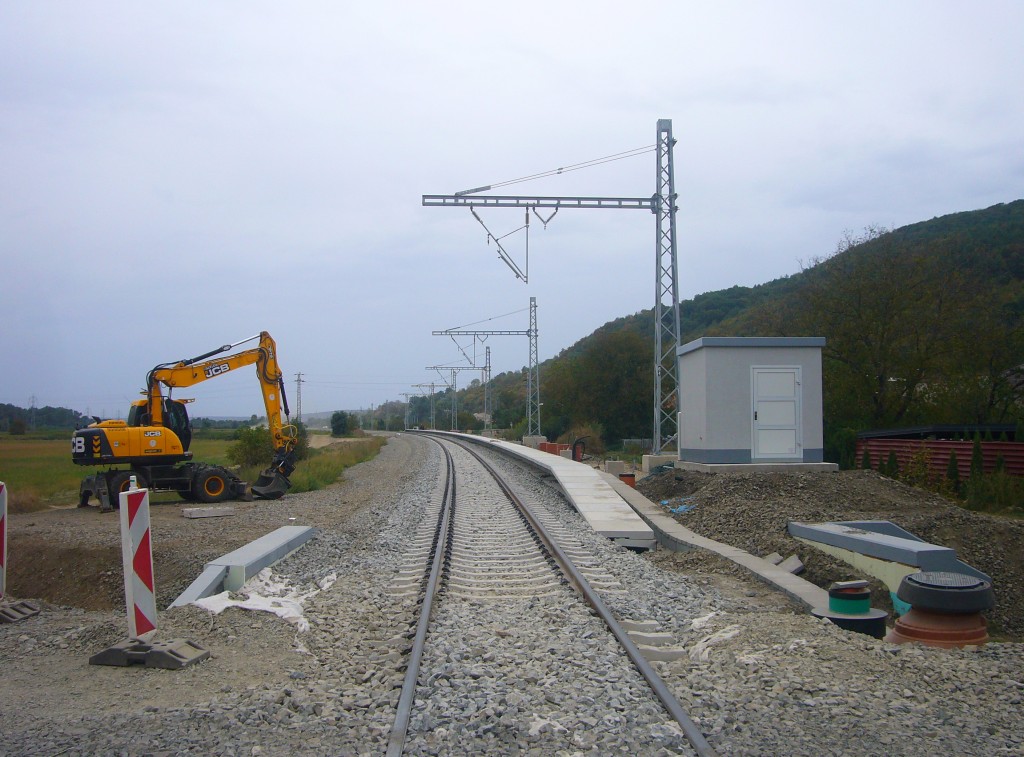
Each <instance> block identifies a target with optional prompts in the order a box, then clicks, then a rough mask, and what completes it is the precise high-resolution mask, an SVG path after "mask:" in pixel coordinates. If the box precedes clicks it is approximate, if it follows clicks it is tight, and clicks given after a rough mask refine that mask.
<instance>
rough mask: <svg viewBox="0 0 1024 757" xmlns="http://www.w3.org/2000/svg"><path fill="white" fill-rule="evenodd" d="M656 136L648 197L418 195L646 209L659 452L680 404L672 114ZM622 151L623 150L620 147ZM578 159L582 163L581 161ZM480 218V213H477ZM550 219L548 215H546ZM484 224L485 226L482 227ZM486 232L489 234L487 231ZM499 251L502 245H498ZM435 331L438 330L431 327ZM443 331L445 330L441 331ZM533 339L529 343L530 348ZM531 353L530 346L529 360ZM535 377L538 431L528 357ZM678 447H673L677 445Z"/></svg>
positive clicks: (464, 203) (447, 203)
mask: <svg viewBox="0 0 1024 757" xmlns="http://www.w3.org/2000/svg"><path fill="white" fill-rule="evenodd" d="M657 131H658V139H657V143H656V145H655V152H656V153H657V170H656V177H655V185H656V191H655V193H654V195H653V196H651V197H649V198H643V197H540V196H515V195H477V194H475V193H477V192H484V191H487V190H488V189H490V188H491V187H490V186H485V187H477V188H475V189H468V190H465V191H463V192H457V193H456V194H453V195H423V205H424V206H425V207H468V208H469V209H470V210H471V211H472V212H473V214H474V215H476V211H475V210H474V208H490V207H493V208H526V209H527V210H534V211H535V209H536V208H555V210H556V212H557V211H558V210H559V209H561V208H593V209H606V208H607V209H622V210H650V211H651V212H652V213H653V214H654V215H655V218H656V221H655V224H656V229H655V289H654V430H653V450H652V451H653V452H654V453H655V454H660V453H661V452H662V450H663V449H665V448H666V447H668V446H669V445H670V444H675V443H676V442H677V438H676V437H677V435H678V416H677V413H678V408H679V375H678V373H679V371H678V368H677V362H676V361H677V358H676V349H677V348H678V347H679V346H680V338H681V336H682V335H681V333H680V326H679V262H678V254H677V250H678V245H677V243H676V211H677V210H678V208H677V206H676V199H677V194H676V191H675V177H674V170H675V169H674V164H673V157H672V151H673V147H674V146H675V143H676V140H675V139H674V138H673V137H672V120H671V119H667V118H663V119H659V120H658V127H657ZM623 154H625V153H623ZM581 165H583V164H581ZM477 219H478V220H479V216H477ZM549 220H550V219H549ZM485 228H486V227H485ZM488 235H489V238H493V235H491V234H490V231H488ZM499 249H500V250H501V252H502V253H504V250H503V249H501V248H500V247H499ZM502 259H503V260H504V261H505V263H506V265H508V266H509V267H510V268H512V271H513V273H515V274H516V276H517V277H518V278H520V279H521V280H522V281H523V283H528V281H527V274H528V273H529V269H528V268H527V270H526V271H525V272H523V271H520V270H519V269H518V267H517V266H515V265H514V263H512V262H510V258H509V257H508V256H507V253H506V254H503V255H502ZM530 324H531V329H533V330H535V313H534V312H533V311H531V321H530ZM434 333H435V334H436V333H437V332H434ZM444 333H447V332H444ZM533 347H535V345H531V349H532V348H533ZM533 359H534V355H533V353H532V351H531V361H532V360H533ZM534 377H536V379H537V381H536V393H537V396H536V410H537V415H536V417H537V423H536V428H535V429H534V426H533V417H532V407H533V402H534V398H533V393H534V388H533V386H532V385H531V387H530V390H529V393H530V403H529V404H530V407H529V408H528V421H527V422H528V428H529V429H530V431H531V432H532V431H534V430H536V432H537V434H538V435H539V433H540V382H539V368H538V371H537V373H536V374H534V370H533V364H532V362H531V380H532V379H533V378H534ZM677 449H678V447H677Z"/></svg>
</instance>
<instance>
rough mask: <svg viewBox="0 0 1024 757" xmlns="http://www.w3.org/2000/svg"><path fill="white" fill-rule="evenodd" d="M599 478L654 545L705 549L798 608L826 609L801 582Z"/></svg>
mask: <svg viewBox="0 0 1024 757" xmlns="http://www.w3.org/2000/svg"><path fill="white" fill-rule="evenodd" d="M601 476H603V477H604V479H605V480H606V481H607V482H608V484H609V485H610V486H611V487H612V488H613V489H614V490H615V491H616V493H617V494H618V495H619V496H620V497H622V499H624V500H625V501H626V503H627V504H628V505H629V506H630V507H632V508H633V510H635V511H636V513H637V515H639V516H640V517H641V518H643V519H644V521H645V522H646V523H647V525H649V526H650V527H651V528H652V529H653V530H654V533H655V536H656V537H657V539H658V543H659V544H661V545H662V546H663V547H665V548H666V549H668V550H671V551H673V552H688V551H691V550H694V549H706V550H708V551H709V552H714V553H715V554H718V555H721V556H722V557H724V558H725V559H727V560H730V561H731V562H734V563H736V564H737V565H741V566H743V567H744V568H746V569H747V570H749V571H750V572H751V573H753V574H754V576H756V577H757V578H758V579H760V580H761V581H764V582H765V583H767V584H769V585H770V586H772V587H774V588H776V589H778V590H780V591H782V592H783V593H784V594H785V595H786V596H788V597H790V598H791V599H793V600H795V601H796V602H797V603H798V604H800V605H802V606H804V607H805V608H806V609H808V610H811V609H814V608H815V607H825V606H827V605H828V592H827V591H826V590H825V589H822V588H819V587H817V586H815V585H814V584H812V583H811V582H810V581H806V580H804V579H802V578H799V577H797V576H794V575H793V574H792V573H788V572H787V571H785V570H781V569H780V568H778V567H777V566H775V565H773V564H772V563H770V562H768V561H767V560H763V559H761V558H760V557H755V556H754V555H752V554H750V553H749V552H745V551H743V550H742V549H739V548H737V547H733V546H730V545H728V544H722V543H721V542H717V541H715V540H714V539H708V538H707V537H704V536H701V535H700V534H696V533H694V532H693V531H691V530H690V529H688V528H686V527H685V526H682V525H680V524H679V523H677V522H676V521H675V520H674V519H673V518H671V517H669V516H668V515H667V514H666V513H665V512H664V511H663V510H661V509H660V508H659V507H658V506H657V505H655V504H654V503H653V502H651V501H650V500H649V499H647V498H646V497H645V496H644V495H643V494H641V493H640V492H638V491H637V490H636V489H634V488H633V487H631V486H628V485H627V484H624V483H622V482H621V481H619V480H618V478H616V477H615V476H612V475H609V474H607V473H601Z"/></svg>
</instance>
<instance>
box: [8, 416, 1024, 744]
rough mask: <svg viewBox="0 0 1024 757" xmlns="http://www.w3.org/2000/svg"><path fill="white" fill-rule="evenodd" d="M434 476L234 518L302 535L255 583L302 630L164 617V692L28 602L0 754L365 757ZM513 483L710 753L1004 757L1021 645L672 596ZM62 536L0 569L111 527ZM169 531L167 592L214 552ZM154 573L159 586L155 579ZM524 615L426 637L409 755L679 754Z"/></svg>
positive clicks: (24, 523) (193, 536)
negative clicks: (541, 512) (396, 586)
mask: <svg viewBox="0 0 1024 757" xmlns="http://www.w3.org/2000/svg"><path fill="white" fill-rule="evenodd" d="M440 470H441V468H440V465H439V455H438V454H437V453H436V452H434V451H432V448H431V443H429V442H427V441H425V440H421V439H417V438H413V437H409V436H408V435H399V436H397V437H394V438H393V439H392V440H391V442H390V443H389V444H388V446H387V447H385V449H384V450H383V451H382V454H381V455H380V456H379V457H378V458H377V459H376V460H374V461H372V462H370V463H367V464H364V465H361V466H358V467H357V468H355V469H353V470H352V471H351V472H349V473H348V474H347V475H346V478H347V481H346V483H345V484H344V485H341V486H339V487H336V488H332V489H330V490H327V491H324V492H318V493H310V494H303V495H294V496H289V497H287V498H286V499H285V500H282V501H280V502H279V503H277V505H276V506H275V507H273V508H265V509H264V508H262V507H258V506H254V507H251V508H250V507H249V505H257V504H258V503H240V504H243V505H245V507H242V508H240V511H239V514H238V516H236V518H234V519H233V522H234V525H233V526H229V525H228V521H229V520H231V519H226V518H225V519H223V520H222V521H221V522H220V523H219V524H217V526H216V527H217V528H218V529H224V534H223V535H222V537H221V538H223V539H226V540H227V541H230V542H233V541H235V540H238V539H240V538H244V539H245V540H249V539H248V533H249V532H250V531H254V532H257V531H258V532H260V533H265V532H266V531H269V530H272V529H273V528H275V527H276V526H277V525H282V524H285V525H287V524H288V523H292V521H289V520H288V519H289V518H291V517H295V518H297V521H295V523H298V524H305V523H308V524H310V525H315V526H317V527H318V528H320V529H321V533H320V534H319V535H318V536H317V537H316V538H315V539H314V540H312V541H311V542H310V543H308V545H307V546H306V547H304V548H303V549H301V550H299V551H298V552H297V553H296V554H295V555H293V556H291V557H289V558H288V559H287V560H286V561H284V562H283V563H281V564H280V565H279V566H275V568H274V573H275V575H276V576H277V577H278V578H281V579H284V580H287V581H289V582H290V583H291V584H292V585H294V586H295V587H296V588H297V590H299V591H301V592H308V593H312V595H311V596H310V597H309V598H308V600H307V601H306V603H305V605H304V613H305V617H306V618H307V619H308V621H309V623H310V629H309V630H308V631H305V632H300V631H298V630H297V628H296V626H294V625H291V624H289V623H288V622H286V621H284V620H282V619H281V618H279V617H277V616H275V615H271V614H269V613H265V612H250V611H245V610H241V609H237V608H228V609H227V610H225V611H224V612H222V613H221V614H219V615H211V614H209V613H207V612H206V611H204V610H200V609H199V608H195V607H188V608H180V609H176V610H174V611H169V612H165V613H162V615H161V618H160V635H159V638H162V639H166V638H176V637H186V638H191V639H193V640H194V641H196V642H197V643H198V644H200V645H201V646H203V647H205V648H207V649H209V650H210V651H211V652H212V654H213V657H212V659H211V660H209V661H207V662H203V663H199V664H197V665H193V666H191V667H188V668H185V669H183V670H178V671H164V670H155V669H149V670H147V669H144V668H141V667H133V668H104V667H98V666H90V665H88V663H87V661H88V657H89V656H90V655H92V654H95V653H96V652H98V651H100V650H101V649H103V648H105V647H106V646H109V645H110V644H113V643H116V642H118V641H121V640H123V638H124V633H125V630H126V623H125V619H124V614H123V609H104V610H85V609H82V608H76V607H71V606H69V604H68V603H52V602H43V603H42V604H43V612H42V613H41V614H40V615H39V616H37V617H36V618H31V619H29V620H26V621H23V622H20V623H16V624H10V625H3V626H0V671H2V675H0V701H2V702H3V707H0V733H2V734H3V740H2V741H0V754H11V755H52V754H63V755H92V754H126V755H135V754H139V755H142V754H147V755H150V754H151V755H172V754H173V755H177V754H197V755H198V754H203V755H206V754H214V755H284V754H312V755H337V754H355V755H379V754H382V753H383V752H384V745H385V743H386V739H387V735H388V732H389V729H390V726H391V722H392V720H393V716H394V709H393V708H394V704H395V702H396V701H397V697H398V686H399V685H400V683H401V678H402V668H403V652H404V647H405V645H406V644H407V640H406V638H404V635H405V634H407V633H408V632H409V629H410V624H411V623H412V622H413V619H414V617H415V613H414V609H415V608H414V606H413V603H412V602H411V601H409V600H407V599H403V598H399V597H395V596H392V595H391V594H389V593H388V587H389V584H390V582H391V580H392V578H394V576H395V574H396V572H397V570H398V566H399V565H400V564H401V562H402V555H403V553H404V552H405V551H406V550H407V549H408V539H409V538H410V537H411V536H412V535H413V534H414V533H415V532H416V531H417V527H418V525H419V521H420V516H421V514H422V512H423V510H424V508H425V505H426V503H427V502H428V501H430V500H431V499H432V498H434V497H436V496H437V476H438V475H439V473H440ZM517 481H518V482H519V486H520V487H521V488H523V489H526V491H527V493H528V497H529V498H530V501H536V502H538V503H539V504H543V505H544V506H545V507H546V508H548V510H549V511H550V512H551V513H553V514H554V515H553V516H552V517H557V518H558V519H560V520H561V521H562V522H563V524H564V525H565V527H566V528H567V529H570V530H573V531H575V532H576V534H575V537H574V538H576V539H578V540H579V541H580V543H582V544H583V545H585V546H586V547H587V548H588V549H591V550H593V551H594V552H595V553H596V554H597V555H598V556H599V559H600V562H601V565H602V568H603V569H604V570H605V571H607V572H608V573H609V574H611V575H612V576H614V577H615V578H617V579H618V580H619V581H620V582H621V583H622V584H623V586H624V587H626V591H624V592H622V593H617V594H610V595H608V596H607V597H606V601H607V602H608V603H609V604H610V605H611V606H612V609H613V610H614V611H615V612H616V614H617V615H618V616H619V617H620V618H628V619H636V620H641V619H649V620H654V621H656V622H657V624H658V627H659V630H660V631H663V632H665V633H669V634H671V636H672V638H673V640H674V643H675V645H676V646H677V647H679V648H681V649H683V650H684V651H685V654H684V655H683V656H682V657H681V658H680V659H677V660H675V661H673V662H665V663H656V664H655V665H656V667H657V669H658V670H659V671H660V673H661V675H662V677H663V678H664V680H665V682H666V683H667V684H668V686H669V687H670V688H671V689H672V690H673V691H674V692H675V693H676V695H677V696H678V697H679V698H680V699H681V701H683V703H684V705H685V706H686V707H687V709H688V711H689V713H690V715H691V717H693V719H694V720H695V721H696V722H697V723H698V724H699V725H700V726H701V728H702V730H703V732H704V733H705V735H706V736H707V738H708V740H709V741H710V742H711V744H712V745H713V746H714V747H715V748H716V749H717V750H718V751H719V753H720V754H722V755H726V754H730V755H764V754H794V755H815V757H817V756H818V755H823V754H824V755H828V754H836V755H845V754H856V755H888V754H901V755H928V757H931V755H933V754H934V753H935V752H936V751H937V750H938V751H945V752H947V753H949V754H957V755H998V754H1021V753H1022V752H1024V733H1022V728H1021V725H1020V722H1019V712H1020V709H1021V704H1022V702H1021V698H1022V696H1024V680H1022V678H1024V677H1022V673H1021V671H1022V670H1024V647H1022V645H1020V644H989V645H987V646H985V647H983V648H982V649H980V650H977V651H961V650H954V651H944V650H935V649H929V648H919V647H915V646H902V647H897V646H892V645H888V644H885V643H883V642H880V641H877V640H875V639H872V638H869V637H865V636H859V635H856V634H852V633H848V632H845V631H842V630H841V629H839V628H837V627H836V626H833V625H831V624H829V623H827V622H824V621H817V620H815V619H813V618H812V617H810V616H809V615H807V614H805V613H794V612H793V611H792V609H791V608H790V607H788V606H787V605H786V604H785V602H784V601H783V600H782V599H781V598H780V597H779V596H778V595H777V594H775V593H773V592H771V591H770V590H768V589H766V588H765V587H763V586H761V585H759V584H751V583H745V584H739V583H738V582H737V581H736V580H732V579H729V580H726V581H720V580H719V577H717V576H712V575H709V574H705V575H703V576H700V577H694V575H693V573H692V572H690V571H683V572H680V571H679V570H677V568H678V565H677V564H676V563H675V562H674V560H673V556H671V555H667V554H666V553H656V555H658V556H652V555H646V556H645V555H638V554H636V553H633V552H630V551H628V550H625V549H623V548H620V547H617V546H615V545H613V544H612V543H610V542H608V541H607V540H605V539H603V538H601V537H598V536H596V535H594V534H593V533H592V532H589V531H587V530H585V529H583V528H582V526H581V523H580V520H579V519H578V517H577V516H576V515H575V513H573V512H572V510H571V508H570V506H569V505H568V504H567V503H566V502H565V500H564V499H563V498H561V497H560V495H558V494H557V493H556V492H554V490H553V489H552V488H551V487H550V486H549V485H547V484H545V483H543V482H541V481H538V480H537V479H536V478H533V477H527V476H525V475H524V474H520V475H518V476H517ZM698 509H699V506H698ZM155 510H158V508H155ZM83 515H89V516H92V517H93V518H99V517H100V516H98V515H97V514H96V513H85V514H80V513H76V512H74V511H71V514H70V515H67V514H66V513H63V512H59V513H56V514H55V517H53V518H50V517H48V516H49V514H46V515H37V516H23V517H18V518H16V519H15V522H13V523H12V540H11V545H12V549H11V559H12V560H16V559H25V552H26V550H25V549H24V547H23V546H22V550H21V552H18V551H17V550H16V549H15V547H17V546H18V545H24V544H26V543H27V542H26V538H25V537H26V535H28V534H31V535H33V536H34V537H39V538H43V537H47V536H48V537H49V540H50V541H53V540H54V539H56V538H57V537H58V536H59V535H60V534H62V533H65V530H66V531H67V537H66V538H67V539H68V542H67V543H66V544H65V545H64V550H65V551H66V552H70V551H73V550H76V549H77V550H86V551H88V549H90V548H91V545H95V546H96V548H97V550H100V549H101V548H103V549H105V548H106V546H105V542H104V540H105V539H108V538H109V534H108V533H107V531H106V530H104V529H109V523H110V521H107V523H106V525H103V521H92V523H99V524H100V525H96V526H91V525H90V522H89V521H87V520H86V519H84V518H83V517H82V516H83ZM173 515H174V516H176V517H172V516H170V515H168V516H164V515H163V514H155V515H154V540H155V541H156V540H157V539H158V538H160V536H158V535H157V533H156V532H157V528H158V526H157V522H156V521H157V520H160V521H161V523H160V525H159V528H160V529H161V534H162V538H164V539H165V540H171V539H177V540H180V541H181V543H183V544H186V545H191V551H189V550H183V552H184V554H179V555H178V556H177V558H176V559H177V560H178V563H175V568H174V569H175V570H177V569H179V568H180V569H181V570H182V571H183V572H184V571H186V567H185V566H187V565H189V564H190V561H191V563H192V564H193V567H195V565H194V564H195V563H200V562H201V561H200V560H199V558H198V557H197V556H198V555H201V554H205V553H206V551H208V550H210V549H214V548H215V542H213V541H211V542H207V541H206V534H207V531H206V530H204V528H205V525H213V524H212V522H208V523H207V524H205V525H204V524H198V523H195V522H189V521H186V520H185V519H182V518H180V515H179V514H178V513H177V509H176V508H175V510H174V514H173ZM76 519H78V520H76ZM281 521H284V522H283V523H282V522H281ZM30 524H31V525H30ZM69 524H78V525H79V527H78V528H77V529H73V528H72V529H68V528H67V527H68V525H69ZM902 525H905V524H902ZM911 530H913V529H911ZM94 531H95V533H93V532H94ZM115 531H116V529H115ZM922 535H923V534H922ZM234 546H236V545H235V544H233V543H232V544H225V545H224V546H223V547H222V548H220V549H216V550H215V551H216V553H217V554H221V553H223V552H226V551H228V550H229V549H231V548H234ZM158 549H159V545H158ZM19 554H20V555H21V558H19V557H18V555H19ZM97 554H99V552H98V551H97ZM666 558H667V559H666ZM75 560H77V561H76V562H74V565H75V566H76V568H77V569H78V570H81V571H86V570H87V569H88V565H89V563H88V562H87V561H86V559H85V556H82V555H80V556H79V557H76V558H75ZM163 562H164V564H163V566H162V565H161V561H160V560H159V558H158V561H157V566H156V572H157V583H158V586H159V584H160V580H161V575H167V572H168V570H169V569H170V567H171V566H170V564H169V561H168V560H166V559H165V560H164V561H163ZM162 567H163V568H164V572H163V573H161V568H162ZM703 567H704V568H705V569H706V568H707V565H704V566H703ZM101 568H102V570H106V569H108V568H107V566H103V565H97V566H93V568H92V569H91V570H92V571H93V572H92V573H90V575H93V576H95V575H98V573H99V572H102V570H101ZM192 575H195V573H193V574H192ZM335 577H336V580H334V579H335ZM332 581H333V583H332ZM713 584H714V585H722V586H724V587H726V588H728V593H723V592H722V591H719V590H717V589H715V588H714V587H713ZM182 588H183V587H182ZM313 592H316V593H313ZM168 593H173V592H168ZM20 596H21V597H26V598H27V597H28V595H25V594H20ZM523 601H524V602H529V601H530V600H523ZM536 601H537V602H538V603H540V605H541V606H542V607H543V608H544V611H545V613H546V615H545V618H546V620H545V621H544V625H543V627H542V628H524V627H523V624H522V622H521V618H522V617H524V615H523V612H521V608H519V607H517V606H516V604H514V603H509V604H508V606H506V607H503V608H501V612H502V613H503V615H502V616H501V619H500V620H496V621H493V622H490V623H487V624H483V623H479V622H474V620H475V619H476V618H477V617H478V614H477V612H476V611H475V610H476V608H474V606H473V605H472V603H463V604H461V605H458V606H455V605H452V606H449V607H448V608H447V609H446V608H442V609H441V611H440V612H439V616H438V620H439V622H442V623H449V622H452V623H454V622H455V621H456V620H458V621H459V628H460V629H461V630H460V631H459V635H458V636H455V637H452V638H449V639H448V641H446V642H445V643H446V644H447V646H446V647H440V648H437V649H436V650H435V651H434V652H432V653H431V654H432V655H433V657H432V658H431V660H430V663H429V665H427V666H426V667H425V670H427V671H428V672H427V673H426V676H427V677H426V678H421V683H422V682H423V681H425V680H430V679H431V678H432V680H433V683H434V684H435V685H434V686H433V687H430V688H429V689H428V688H426V687H423V688H422V691H421V692H420V696H419V705H418V706H419V709H418V710H417V712H416V713H415V715H414V717H415V718H418V719H417V720H415V727H416V732H415V735H414V738H413V740H412V741H411V742H410V745H409V746H410V750H409V751H408V753H410V754H479V753H485V754H509V753H519V754H536V755H549V754H566V755H575V754H594V755H598V754H600V755H605V754H630V755H648V754H655V755H658V754H688V753H690V752H689V750H688V748H687V747H686V745H685V744H684V743H683V742H682V740H681V738H680V735H679V734H678V733H677V732H676V731H675V729H674V727H673V726H671V725H669V724H668V723H667V718H661V717H660V716H659V713H658V712H657V711H656V710H655V709H651V705H650V703H649V701H648V699H647V698H646V695H645V694H643V693H642V691H641V689H640V688H639V687H634V686H632V685H630V686H627V687H625V688H623V687H622V686H619V685H618V684H619V683H620V680H621V681H625V680H627V676H628V675H631V674H630V673H629V672H628V670H626V669H625V668H623V667H622V666H621V664H620V660H619V658H618V656H617V654H616V653H615V652H614V650H613V649H612V648H610V647H608V646H606V644H605V642H604V641H603V640H602V632H601V629H600V628H599V627H598V625H597V623H596V620H595V619H594V618H593V617H592V616H591V615H590V614H589V613H586V612H581V611H578V610H576V609H572V608H570V607H569V606H568V605H566V604H561V603H558V602H551V603H550V604H548V600H543V601H542V600H536ZM165 604H166V603H165V602H164V601H161V606H165ZM452 627H453V628H454V626H452ZM541 632H543V633H541ZM540 638H543V639H544V644H539V643H537V640H538V639H540ZM570 651H572V652H573V653H576V652H581V651H582V652H584V653H585V654H590V655H591V658H592V659H593V660H594V661H595V662H597V663H599V664H598V670H597V673H596V676H595V673H594V672H593V671H587V672H585V673H584V672H581V669H580V668H579V666H577V665H575V664H572V663H569V662H567V661H568V660H569V659H570V655H569V652H570ZM601 676H603V677H604V679H605V680H604V681H603V683H602V682H601V681H600V680H599V678H600V677H601ZM616 677H618V678H619V679H620V680H616ZM533 679H536V680H533ZM549 695H550V696H549Z"/></svg>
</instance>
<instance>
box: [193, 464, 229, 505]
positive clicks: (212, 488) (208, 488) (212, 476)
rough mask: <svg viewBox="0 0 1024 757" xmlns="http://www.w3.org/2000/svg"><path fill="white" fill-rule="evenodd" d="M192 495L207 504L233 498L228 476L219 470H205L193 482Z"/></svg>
mask: <svg viewBox="0 0 1024 757" xmlns="http://www.w3.org/2000/svg"><path fill="white" fill-rule="evenodd" d="M192 495H193V496H194V497H195V498H196V499H197V500H199V501H200V502H206V503H207V504H210V503H213V502H223V501H224V500H226V499H228V498H229V497H230V496H231V483H230V481H229V480H228V477H227V474H226V473H225V472H224V471H223V470H220V469H218V468H204V469H203V470H201V471H199V472H198V473H197V474H196V477H195V478H194V479H193V480H192Z"/></svg>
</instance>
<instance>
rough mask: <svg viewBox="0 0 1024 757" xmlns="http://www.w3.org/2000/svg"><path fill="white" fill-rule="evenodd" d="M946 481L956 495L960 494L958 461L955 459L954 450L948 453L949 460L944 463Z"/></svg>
mask: <svg viewBox="0 0 1024 757" xmlns="http://www.w3.org/2000/svg"><path fill="white" fill-rule="evenodd" d="M946 481H948V482H949V485H950V488H952V490H953V493H954V494H956V495H959V494H960V463H959V461H958V460H957V459H956V450H951V451H950V453H949V462H948V463H947V464H946Z"/></svg>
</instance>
